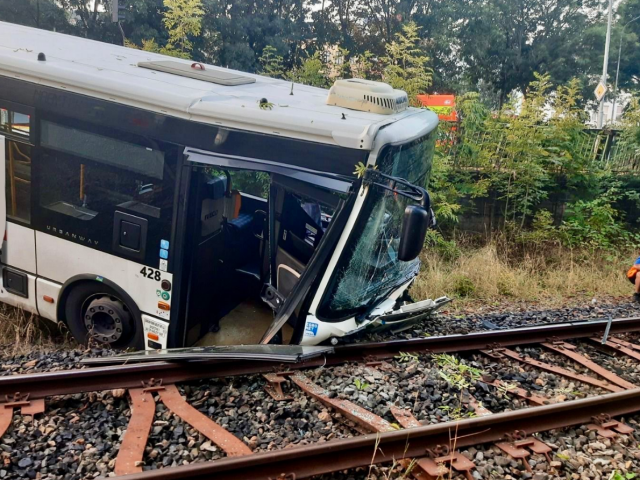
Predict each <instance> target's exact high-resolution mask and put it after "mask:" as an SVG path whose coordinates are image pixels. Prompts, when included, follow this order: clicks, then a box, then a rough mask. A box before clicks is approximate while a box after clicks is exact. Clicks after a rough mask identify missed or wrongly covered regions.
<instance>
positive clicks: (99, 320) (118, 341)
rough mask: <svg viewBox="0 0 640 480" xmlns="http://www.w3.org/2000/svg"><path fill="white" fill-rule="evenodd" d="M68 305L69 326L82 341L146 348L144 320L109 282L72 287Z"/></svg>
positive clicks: (65, 313)
mask: <svg viewBox="0 0 640 480" xmlns="http://www.w3.org/2000/svg"><path fill="white" fill-rule="evenodd" d="M64 307H65V308H64V315H65V322H66V324H67V327H69V330H70V331H71V334H72V335H73V337H74V338H75V339H76V340H77V341H78V342H79V343H82V344H87V343H89V340H94V341H97V342H99V343H102V344H104V345H105V346H108V347H110V348H115V349H123V348H135V349H137V350H142V349H143V348H144V335H143V333H144V332H143V331H142V320H141V319H140V318H139V315H138V314H137V313H136V311H134V309H133V308H132V307H131V306H130V305H127V304H126V302H125V301H124V300H123V299H122V298H120V296H119V295H118V294H117V293H116V292H115V291H114V290H113V289H112V288H109V287H108V286H107V285H104V284H100V283H97V282H83V283H79V284H77V285H75V286H73V287H71V291H70V292H69V295H68V296H67V299H66V303H65V306H64ZM90 310H92V311H91V312H90ZM114 321H116V322H118V323H117V324H115V323H114Z"/></svg>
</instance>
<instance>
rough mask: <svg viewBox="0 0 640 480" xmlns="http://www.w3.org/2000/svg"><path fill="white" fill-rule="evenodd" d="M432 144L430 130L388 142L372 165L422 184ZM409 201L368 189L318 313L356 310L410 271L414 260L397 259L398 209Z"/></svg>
mask: <svg viewBox="0 0 640 480" xmlns="http://www.w3.org/2000/svg"><path fill="white" fill-rule="evenodd" d="M434 149H435V134H433V133H432V134H429V135H425V136H424V137H421V138H419V139H417V140H415V141H413V142H410V143H407V144H404V145H399V146H388V147H386V148H385V149H383V150H382V152H381V153H380V155H379V157H378V161H377V165H378V169H379V170H380V171H381V172H382V173H385V174H387V175H393V176H394V177H400V178H403V179H405V180H408V181H409V182H411V183H413V184H414V185H418V186H424V187H426V185H427V182H428V180H429V176H430V174H431V165H432V161H433V154H434ZM411 202H412V200H410V199H408V198H406V197H403V196H400V195H396V194H394V193H392V192H389V191H387V190H384V189H382V188H380V187H372V188H370V189H369V193H368V195H367V199H366V201H365V204H364V206H363V208H362V210H361V212H360V215H359V218H358V221H357V223H356V226H355V227H354V230H353V232H352V233H351V236H350V238H349V242H348V244H347V246H346V247H345V252H344V254H343V257H342V258H341V260H340V263H339V264H338V267H337V273H336V275H334V277H333V279H332V283H331V284H330V287H329V289H328V291H327V295H326V296H325V298H324V301H323V302H322V305H321V306H320V312H319V313H320V315H321V316H322V317H323V318H327V319H338V318H346V317H349V316H353V315H356V314H359V313H362V312H364V311H366V310H367V309H368V308H369V307H371V306H373V305H374V304H375V303H377V302H378V301H379V300H380V299H382V298H383V297H385V296H386V295H388V294H389V293H390V292H391V291H392V290H393V289H394V288H397V287H398V286H400V285H401V284H402V283H404V282H406V281H408V280H410V279H411V278H412V277H414V276H415V275H416V273H417V272H418V268H419V263H420V262H419V260H417V259H416V260H413V261H411V262H402V261H400V260H398V247H399V243H400V231H401V229H402V219H403V215H404V210H405V207H406V206H407V205H409V204H410V203H411Z"/></svg>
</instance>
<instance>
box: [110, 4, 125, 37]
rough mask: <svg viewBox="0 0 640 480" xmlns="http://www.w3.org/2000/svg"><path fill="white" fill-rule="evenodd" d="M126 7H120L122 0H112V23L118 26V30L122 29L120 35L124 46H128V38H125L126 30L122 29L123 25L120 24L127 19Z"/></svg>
mask: <svg viewBox="0 0 640 480" xmlns="http://www.w3.org/2000/svg"><path fill="white" fill-rule="evenodd" d="M126 8H127V7H126V6H125V5H120V0H111V21H112V22H113V23H117V24H118V28H119V29H120V35H122V46H125V44H126V37H125V36H124V30H123V29H122V24H121V23H120V22H122V21H124V19H125V14H124V12H125V10H126Z"/></svg>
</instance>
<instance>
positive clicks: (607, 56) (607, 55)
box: [598, 0, 613, 128]
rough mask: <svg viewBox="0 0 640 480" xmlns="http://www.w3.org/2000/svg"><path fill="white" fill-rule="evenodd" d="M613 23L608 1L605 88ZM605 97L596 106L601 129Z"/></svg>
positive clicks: (610, 2)
mask: <svg viewBox="0 0 640 480" xmlns="http://www.w3.org/2000/svg"><path fill="white" fill-rule="evenodd" d="M612 23H613V0H609V19H608V21H607V40H606V42H605V44H604V62H603V64H602V84H603V85H604V86H605V87H606V86H607V66H608V64H609V46H610V45H611V24H612ZM605 97H606V95H603V96H602V98H601V99H600V105H599V106H598V128H602V122H603V120H604V100H605Z"/></svg>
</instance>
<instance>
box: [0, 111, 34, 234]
mask: <svg viewBox="0 0 640 480" xmlns="http://www.w3.org/2000/svg"><path fill="white" fill-rule="evenodd" d="M30 133H31V116H30V115H27V114H25V113H21V112H17V111H15V110H11V109H8V108H3V107H0V134H2V135H4V136H6V140H5V142H6V143H5V155H6V158H5V159H4V160H5V168H6V186H5V194H6V199H7V217H8V218H10V219H15V220H21V221H23V222H27V223H29V222H30V221H31V155H32V147H31V145H29V144H28V143H27V142H29V141H30Z"/></svg>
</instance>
